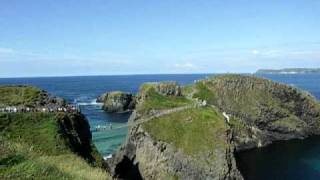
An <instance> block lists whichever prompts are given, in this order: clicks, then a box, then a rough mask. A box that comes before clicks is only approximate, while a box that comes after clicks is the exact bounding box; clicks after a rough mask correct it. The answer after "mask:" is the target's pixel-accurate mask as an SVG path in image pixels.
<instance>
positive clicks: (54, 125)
mask: <svg viewBox="0 0 320 180" xmlns="http://www.w3.org/2000/svg"><path fill="white" fill-rule="evenodd" d="M20 88H22V89H20ZM11 90H12V91H11ZM30 91H32V92H34V93H30ZM0 92H6V93H5V94H4V95H5V96H6V98H4V97H3V94H1V97H2V99H1V100H0V103H1V104H4V105H5V106H7V105H9V104H8V102H9V103H11V104H10V105H26V104H28V103H30V104H34V101H36V100H37V99H38V98H40V97H39V96H38V95H39V94H38V93H35V92H39V91H38V89H36V88H31V87H0ZM26 94H27V95H26ZM30 94H32V95H30ZM8 97H15V99H16V100H17V102H15V101H14V99H10V100H9V99H8ZM26 102H28V103H26ZM101 167H102V157H101V156H100V155H99V154H98V152H97V150H96V149H95V147H94V145H93V144H92V142H91V133H90V130H89V124H88V122H87V121H86V119H85V118H84V116H83V115H81V114H79V113H40V112H28V113H21V112H18V113H0V179H108V178H109V176H108V174H107V173H106V172H105V170H103V169H102V168H101Z"/></svg>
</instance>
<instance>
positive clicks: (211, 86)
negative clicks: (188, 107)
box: [194, 75, 320, 149]
mask: <svg viewBox="0 0 320 180" xmlns="http://www.w3.org/2000/svg"><path fill="white" fill-rule="evenodd" d="M194 91H195V93H194V97H197V98H200V99H203V100H206V101H207V102H208V103H209V104H211V105H214V106H216V107H218V108H219V109H220V110H221V111H225V112H227V113H229V114H231V115H232V118H233V121H232V123H233V125H236V126H234V127H237V130H236V131H234V132H235V134H236V135H237V136H236V138H238V139H237V144H238V145H244V146H243V148H245V146H247V147H248V148H249V147H254V146H260V145H264V144H268V143H270V142H272V141H274V140H280V139H291V138H303V137H306V136H309V135H312V134H319V133H320V105H319V103H318V102H317V101H316V100H315V98H314V97H312V96H311V95H310V94H308V93H307V92H304V91H301V90H298V89H296V88H294V87H291V86H287V85H284V84H280V83H275V82H272V81H270V80H267V79H262V78H256V77H252V76H240V75H224V76H218V77H212V78H210V79H207V80H203V81H199V82H197V83H196V85H195V86H194ZM237 121H238V122H237ZM240 128H242V129H240ZM245 132H246V133H245ZM240 134H241V135H240ZM244 134H246V135H245V136H243V135H244ZM239 148H240V149H241V147H239Z"/></svg>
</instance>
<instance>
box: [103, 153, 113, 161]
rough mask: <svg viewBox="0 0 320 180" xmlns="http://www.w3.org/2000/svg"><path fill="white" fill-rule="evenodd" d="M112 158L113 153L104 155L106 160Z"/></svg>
mask: <svg viewBox="0 0 320 180" xmlns="http://www.w3.org/2000/svg"><path fill="white" fill-rule="evenodd" d="M111 158H112V154H109V155H107V156H103V159H104V160H107V159H111Z"/></svg>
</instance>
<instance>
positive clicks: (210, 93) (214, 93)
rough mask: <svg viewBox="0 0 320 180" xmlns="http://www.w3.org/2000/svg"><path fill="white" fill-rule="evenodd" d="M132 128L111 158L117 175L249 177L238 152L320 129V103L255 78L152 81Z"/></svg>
mask: <svg viewBox="0 0 320 180" xmlns="http://www.w3.org/2000/svg"><path fill="white" fill-rule="evenodd" d="M128 125H129V132H128V137H127V140H126V142H125V143H124V145H123V146H122V147H121V148H120V149H119V150H118V151H117V152H116V153H115V154H114V156H113V158H112V159H109V160H108V163H107V164H108V170H109V171H110V173H112V175H113V176H114V177H120V178H128V179H243V177H242V175H241V173H240V172H239V170H238V168H237V164H236V159H235V156H234V153H235V152H238V151H242V150H246V149H251V148H259V147H263V146H266V145H268V144H270V143H272V142H274V141H279V140H289V139H294V138H306V137H308V136H312V135H318V134H320V105H319V103H318V102H317V101H316V100H315V98H314V97H312V96H311V95H310V94H308V93H307V92H304V91H301V90H298V89H296V88H294V87H290V86H287V85H284V84H280V83H275V82H272V81H270V80H267V79H261V78H256V77H253V76H241V75H223V76H217V77H212V78H208V79H205V80H199V81H196V82H195V83H194V84H191V85H187V86H184V87H182V86H179V85H178V84H176V83H172V82H162V83H146V84H144V85H142V86H141V88H140V92H139V93H138V95H137V96H136V108H135V110H134V112H133V114H132V116H131V118H130V120H129V123H128Z"/></svg>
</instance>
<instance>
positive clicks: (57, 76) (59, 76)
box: [0, 72, 254, 79]
mask: <svg viewBox="0 0 320 180" xmlns="http://www.w3.org/2000/svg"><path fill="white" fill-rule="evenodd" d="M202 74H203V75H206V74H208V75H209V74H254V73H249V72H238V73H237V72H221V73H212V72H211V73H209V72H206V73H154V74H153V73H146V74H93V75H53V76H51V75H48V76H16V77H1V76H0V79H15V78H62V77H98V76H145V75H202Z"/></svg>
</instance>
